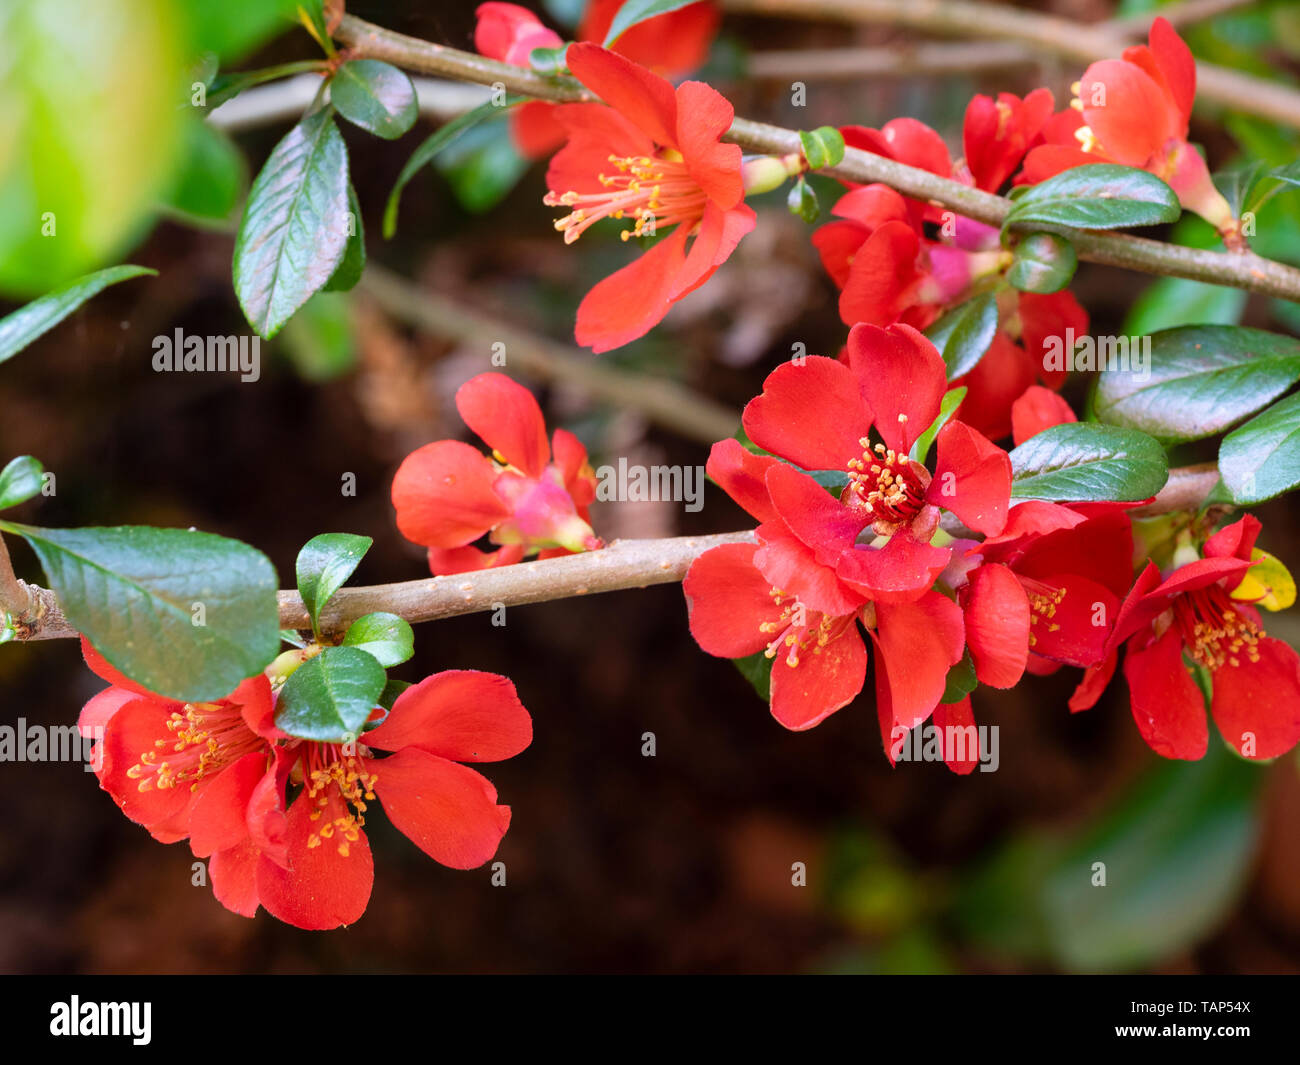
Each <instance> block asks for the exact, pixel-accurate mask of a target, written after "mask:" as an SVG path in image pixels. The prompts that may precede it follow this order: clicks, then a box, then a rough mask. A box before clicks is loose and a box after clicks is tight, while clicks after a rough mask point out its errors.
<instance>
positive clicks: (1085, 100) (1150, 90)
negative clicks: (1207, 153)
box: [1022, 18, 1241, 246]
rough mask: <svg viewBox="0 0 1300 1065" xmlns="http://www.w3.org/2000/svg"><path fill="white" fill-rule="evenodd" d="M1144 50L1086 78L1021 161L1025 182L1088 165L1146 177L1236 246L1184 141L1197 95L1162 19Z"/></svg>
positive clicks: (1221, 206)
mask: <svg viewBox="0 0 1300 1065" xmlns="http://www.w3.org/2000/svg"><path fill="white" fill-rule="evenodd" d="M1149 41H1150V43H1149V45H1136V46H1134V47H1132V48H1126V49H1124V56H1123V58H1122V59H1103V60H1101V61H1099V62H1096V63H1093V64H1092V65H1091V66H1089V67H1088V69H1087V70H1086V71H1084V75H1083V77H1082V79H1080V81H1079V82H1078V83H1077V84H1076V86H1075V90H1076V96H1075V99H1074V100H1073V102H1072V104H1071V110H1069V111H1066V112H1063V113H1062V114H1061V115H1060V116H1058V117H1057V118H1056V119H1054V120H1053V121H1052V122H1051V123H1050V124H1049V127H1048V130H1047V139H1048V143H1047V144H1044V145H1042V146H1040V147H1037V148H1035V149H1034V150H1033V151H1031V152H1030V153H1029V156H1028V157H1027V158H1026V160H1025V169H1024V173H1023V175H1022V180H1024V181H1027V182H1030V183H1036V182H1039V181H1042V180H1044V179H1046V178H1049V177H1052V176H1053V175H1055V174H1058V173H1060V172H1061V171H1062V170H1068V169H1069V168H1070V167H1075V166H1081V165H1084V164H1087V163H1108V162H1109V163H1119V164H1121V165H1123V166H1133V167H1138V168H1140V169H1142V170H1148V171H1150V172H1151V173H1153V174H1155V175H1156V176H1157V177H1159V178H1161V179H1162V180H1164V181H1166V182H1167V183H1168V184H1169V185H1170V186H1171V187H1172V188H1173V190H1174V191H1175V192H1176V193H1178V199H1179V201H1180V202H1181V203H1182V205H1183V206H1184V207H1186V208H1187V209H1188V210H1190V211H1195V212H1196V213H1197V214H1199V215H1200V216H1201V217H1202V218H1204V219H1205V220H1206V221H1207V222H1209V223H1210V224H1211V225H1213V226H1214V227H1215V228H1216V229H1218V230H1219V232H1220V233H1221V234H1222V235H1223V237H1224V239H1225V241H1226V242H1227V243H1228V244H1229V245H1230V246H1240V244H1241V234H1240V230H1239V228H1238V225H1237V222H1236V221H1235V220H1234V219H1233V217H1232V208H1231V207H1229V206H1228V202H1227V200H1225V199H1224V198H1223V196H1222V194H1220V193H1219V191H1218V190H1217V189H1216V188H1215V187H1214V183H1213V182H1212V181H1211V180H1210V172H1209V170H1208V168H1207V167H1206V165H1205V160H1204V159H1202V158H1201V156H1200V154H1199V153H1198V152H1197V151H1196V149H1195V148H1193V147H1192V146H1191V145H1190V144H1189V143H1188V142H1187V126H1188V120H1189V118H1190V117H1191V113H1192V101H1193V99H1194V98H1195V96H1196V62H1195V60H1194V59H1193V58H1192V53H1191V51H1190V50H1189V49H1188V47H1187V45H1186V44H1184V43H1183V40H1182V38H1181V37H1179V36H1178V34H1177V32H1176V31H1175V30H1174V28H1173V27H1172V26H1171V25H1170V24H1169V22H1168V21H1167V20H1166V19H1163V18H1157V19H1156V20H1155V21H1154V22H1152V24H1151V33H1150V37H1149Z"/></svg>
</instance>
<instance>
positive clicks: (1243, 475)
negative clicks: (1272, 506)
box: [1219, 393, 1300, 506]
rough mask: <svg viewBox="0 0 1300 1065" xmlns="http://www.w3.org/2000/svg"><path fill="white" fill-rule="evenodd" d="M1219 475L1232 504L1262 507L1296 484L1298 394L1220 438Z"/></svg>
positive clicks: (1299, 464)
mask: <svg viewBox="0 0 1300 1065" xmlns="http://www.w3.org/2000/svg"><path fill="white" fill-rule="evenodd" d="M1219 472H1220V473H1221V474H1222V475H1223V483H1224V484H1225V485H1227V487H1228V490H1229V491H1230V492H1231V493H1232V498H1233V501H1234V502H1235V503H1239V504H1241V505H1242V506H1248V505H1250V504H1253V503H1262V502H1263V501H1264V500H1266V499H1272V498H1273V497H1274V496H1276V495H1281V494H1282V493H1283V492H1287V491H1290V490H1291V489H1292V488H1294V487H1295V486H1296V485H1297V484H1300V393H1295V394H1293V395H1290V396H1287V397H1286V398H1285V399H1283V400H1281V401H1280V402H1277V403H1274V404H1273V405H1272V406H1271V407H1269V408H1268V410H1266V411H1264V413H1263V414H1259V415H1257V416H1256V417H1254V418H1252V419H1251V420H1250V421H1248V422H1247V423H1246V424H1245V425H1243V426H1242V427H1241V428H1240V429H1234V430H1233V431H1232V432H1231V433H1229V434H1228V435H1227V436H1225V437H1224V438H1223V443H1222V445H1220V447H1219Z"/></svg>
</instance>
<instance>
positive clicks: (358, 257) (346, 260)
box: [290, 181, 366, 321]
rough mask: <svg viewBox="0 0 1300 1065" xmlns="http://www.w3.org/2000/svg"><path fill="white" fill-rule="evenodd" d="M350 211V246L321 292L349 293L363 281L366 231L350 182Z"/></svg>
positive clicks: (355, 191)
mask: <svg viewBox="0 0 1300 1065" xmlns="http://www.w3.org/2000/svg"><path fill="white" fill-rule="evenodd" d="M348 211H349V213H350V216H351V221H352V225H351V227H350V228H351V229H352V233H351V235H350V236H349V237H348V246H347V247H346V248H344V249H343V258H342V259H340V260H339V265H338V266H337V267H336V268H335V270H334V273H333V274H331V275H330V279H329V280H328V281H326V282H325V285H324V287H323V288H322V289H321V292H349V291H351V290H352V289H354V288H356V285H357V282H358V281H360V280H361V274H362V273H363V272H364V271H365V268H366V231H365V226H364V225H363V224H362V222H361V203H360V201H359V200H358V199H357V190H356V189H354V188H353V187H352V182H350V181H349V182H348ZM308 302H310V301H308ZM304 306H306V305H305V304H304ZM292 320H293V319H290V321H292Z"/></svg>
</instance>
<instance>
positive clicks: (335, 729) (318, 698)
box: [275, 647, 388, 743]
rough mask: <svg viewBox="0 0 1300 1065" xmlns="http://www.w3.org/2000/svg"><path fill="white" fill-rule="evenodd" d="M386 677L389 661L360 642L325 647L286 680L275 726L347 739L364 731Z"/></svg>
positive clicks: (325, 739) (304, 735) (311, 736)
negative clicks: (379, 658) (381, 661)
mask: <svg viewBox="0 0 1300 1065" xmlns="http://www.w3.org/2000/svg"><path fill="white" fill-rule="evenodd" d="M387 680H388V678H387V677H386V676H385V674H384V667H383V666H381V665H380V664H379V663H378V662H377V661H375V659H374V657H373V656H371V655H369V654H367V653H366V652H365V651H363V650H361V649H360V648H359V647H326V648H325V649H324V650H323V651H321V653H320V654H318V655H316V656H315V657H314V658H309V659H307V661H306V662H304V663H303V664H302V665H301V666H299V667H298V668H297V669H295V670H294V671H293V672H292V673H291V674H290V675H289V679H288V680H286V681H285V682H284V687H283V688H281V689H280V697H279V698H278V699H277V700H276V703H275V724H276V727H277V728H279V729H281V730H282V731H284V732H286V733H288V734H289V735H290V736H297V737H298V738H299V739H304V740H317V741H318V742H321V743H347V742H348V741H350V740H354V739H356V737H357V736H359V735H360V734H361V729H362V726H363V725H365V723H366V719H367V718H368V717H369V716H370V715H371V713H372V712H373V711H374V709H375V707H377V706H378V705H379V698H380V696H381V695H382V694H383V691H384V686H385V684H386V683H387Z"/></svg>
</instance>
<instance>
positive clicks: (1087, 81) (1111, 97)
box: [1079, 59, 1178, 167]
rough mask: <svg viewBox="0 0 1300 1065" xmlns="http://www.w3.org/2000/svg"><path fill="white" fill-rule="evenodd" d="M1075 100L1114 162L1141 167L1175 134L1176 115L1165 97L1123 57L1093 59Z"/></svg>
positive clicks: (1145, 75)
mask: <svg viewBox="0 0 1300 1065" xmlns="http://www.w3.org/2000/svg"><path fill="white" fill-rule="evenodd" d="M1079 99H1081V100H1082V101H1083V118H1084V121H1085V122H1086V123H1087V124H1088V126H1089V127H1090V128H1091V129H1092V131H1093V133H1095V134H1096V136H1097V139H1098V141H1100V142H1101V145H1102V147H1103V148H1104V149H1105V151H1106V154H1107V155H1109V156H1111V157H1112V158H1113V159H1114V160H1115V161H1116V162H1117V163H1123V164H1125V165H1127V166H1139V167H1140V166H1145V165H1146V163H1147V160H1149V159H1150V158H1151V156H1153V155H1154V154H1155V153H1156V152H1158V151H1160V150H1161V149H1162V148H1163V147H1164V145H1165V142H1166V141H1167V140H1168V139H1169V138H1170V137H1173V136H1176V135H1177V132H1178V131H1177V116H1174V115H1171V114H1170V113H1169V109H1170V102H1169V99H1168V97H1166V96H1165V94H1164V92H1163V91H1162V90H1161V88H1160V86H1159V85H1157V84H1156V83H1155V82H1154V81H1153V80H1152V79H1151V77H1150V75H1148V74H1147V73H1146V71H1144V70H1142V69H1141V68H1140V67H1138V66H1135V65H1134V64H1133V63H1126V62H1125V61H1124V60H1122V59H1102V60H1100V61H1098V62H1096V63H1093V64H1092V65H1091V66H1090V67H1088V69H1087V70H1086V71H1085V72H1084V75H1083V79H1082V81H1081V82H1080V92H1079ZM1093 100H1096V101H1098V103H1096V104H1094V103H1092V101H1093ZM1093 161H1094V162H1095V161H1096V160H1093Z"/></svg>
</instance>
